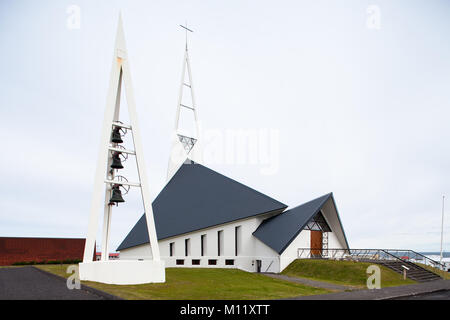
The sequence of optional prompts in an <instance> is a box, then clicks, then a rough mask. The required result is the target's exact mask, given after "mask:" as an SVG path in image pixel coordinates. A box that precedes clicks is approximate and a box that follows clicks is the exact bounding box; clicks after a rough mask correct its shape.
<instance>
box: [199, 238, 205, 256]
mask: <svg viewBox="0 0 450 320" xmlns="http://www.w3.org/2000/svg"><path fill="white" fill-rule="evenodd" d="M200 246H201V248H200V249H201V255H202V256H204V255H206V234H202V236H201V237H200Z"/></svg>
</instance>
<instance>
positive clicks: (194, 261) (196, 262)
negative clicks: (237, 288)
mask: <svg viewBox="0 0 450 320" xmlns="http://www.w3.org/2000/svg"><path fill="white" fill-rule="evenodd" d="M191 264H192V265H193V266H199V265H200V259H192V261H191ZM176 265H177V266H183V265H184V259H177V260H176ZM208 265H210V266H215V265H217V259H208ZM225 265H226V266H234V260H233V259H226V260H225Z"/></svg>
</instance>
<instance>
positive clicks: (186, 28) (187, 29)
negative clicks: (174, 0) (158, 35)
mask: <svg viewBox="0 0 450 320" xmlns="http://www.w3.org/2000/svg"><path fill="white" fill-rule="evenodd" d="M187 25H188V24H187V22H186V26H183V25H181V24H180V27H182V28H183V29H185V31H186V50H187V47H188V46H187V39H188V36H187V35H188V31H189V32H194V31H193V30H191V29H189V28H188V27H187Z"/></svg>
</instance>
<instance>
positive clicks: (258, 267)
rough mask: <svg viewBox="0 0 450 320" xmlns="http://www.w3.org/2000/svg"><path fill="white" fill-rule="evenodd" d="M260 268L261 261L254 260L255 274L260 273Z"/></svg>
mask: <svg viewBox="0 0 450 320" xmlns="http://www.w3.org/2000/svg"><path fill="white" fill-rule="evenodd" d="M261 266H262V261H261V260H256V272H258V273H260V272H261Z"/></svg>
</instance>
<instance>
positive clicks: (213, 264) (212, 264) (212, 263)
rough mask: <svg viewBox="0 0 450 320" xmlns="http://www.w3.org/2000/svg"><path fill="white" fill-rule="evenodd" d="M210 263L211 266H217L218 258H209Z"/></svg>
mask: <svg viewBox="0 0 450 320" xmlns="http://www.w3.org/2000/svg"><path fill="white" fill-rule="evenodd" d="M208 264H209V265H210V266H215V265H216V264H217V260H216V259H209V260H208Z"/></svg>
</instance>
